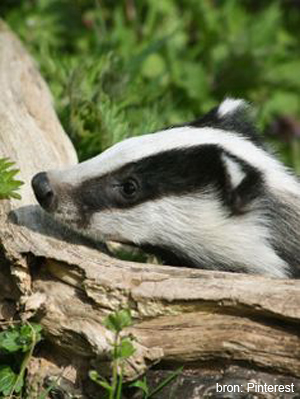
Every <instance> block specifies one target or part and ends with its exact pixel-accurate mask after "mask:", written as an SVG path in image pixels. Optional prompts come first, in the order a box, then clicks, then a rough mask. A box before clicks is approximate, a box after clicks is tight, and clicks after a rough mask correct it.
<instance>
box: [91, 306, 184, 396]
mask: <svg viewBox="0 0 300 399" xmlns="http://www.w3.org/2000/svg"><path fill="white" fill-rule="evenodd" d="M132 323H133V322H132V317H131V313H130V310H129V309H122V310H119V311H116V312H114V313H111V314H110V315H109V316H108V317H107V318H106V319H105V320H104V326H105V327H106V328H107V329H108V330H110V331H112V332H113V333H114V340H113V342H112V351H111V357H112V377H111V380H110V381H108V380H107V379H106V378H104V377H102V376H101V375H100V374H99V373H98V372H97V371H95V370H92V371H90V373H89V376H90V378H91V379H92V380H93V381H94V382H95V383H97V384H98V385H100V386H101V387H102V388H104V389H105V391H106V393H107V398H108V399H121V398H122V392H123V390H124V389H125V388H126V387H128V386H129V387H131V388H138V389H140V390H141V391H142V393H143V399H150V398H153V397H154V395H155V394H157V393H158V392H159V391H161V390H162V389H163V388H164V387H165V386H166V385H167V384H169V383H170V382H171V381H172V380H173V379H175V378H176V377H177V376H178V375H179V374H180V372H181V371H182V367H180V368H179V369H178V370H176V371H175V372H173V373H172V374H171V375H170V376H169V377H168V378H166V379H165V380H163V381H162V382H161V383H160V384H159V385H158V386H157V387H156V388H154V389H153V390H151V391H150V388H149V387H148V384H147V380H146V378H145V377H144V378H143V379H141V380H137V381H135V382H133V383H124V381H123V375H124V366H125V362H126V359H128V358H130V356H132V355H133V354H134V353H135V348H134V345H133V342H132V338H131V337H130V336H124V335H123V334H121V333H122V331H123V330H124V329H125V328H126V327H130V326H131V325H132Z"/></svg>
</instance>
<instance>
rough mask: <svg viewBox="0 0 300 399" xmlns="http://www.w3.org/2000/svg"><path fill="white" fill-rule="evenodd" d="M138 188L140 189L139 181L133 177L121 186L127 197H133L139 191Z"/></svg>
mask: <svg viewBox="0 0 300 399" xmlns="http://www.w3.org/2000/svg"><path fill="white" fill-rule="evenodd" d="M137 189H138V185H137V182H136V181H135V180H133V179H129V180H127V181H126V182H124V183H123V184H122V186H121V190H122V194H123V195H124V197H126V198H133V197H134V196H135V194H136V192H137Z"/></svg>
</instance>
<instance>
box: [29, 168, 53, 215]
mask: <svg viewBox="0 0 300 399" xmlns="http://www.w3.org/2000/svg"><path fill="white" fill-rule="evenodd" d="M31 185H32V188H33V191H34V194H35V196H36V199H37V200H38V202H39V204H40V205H41V206H42V207H43V208H44V209H45V210H46V211H50V210H51V211H53V210H54V208H55V204H56V200H55V194H54V191H53V189H52V187H51V185H50V182H49V179H48V176H47V173H46V172H41V173H38V174H37V175H35V176H34V177H33V179H32V181H31Z"/></svg>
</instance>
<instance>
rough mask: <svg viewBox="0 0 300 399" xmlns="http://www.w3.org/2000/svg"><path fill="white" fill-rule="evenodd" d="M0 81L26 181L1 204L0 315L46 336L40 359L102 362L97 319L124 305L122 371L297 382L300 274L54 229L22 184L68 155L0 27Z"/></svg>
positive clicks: (106, 345)
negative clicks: (233, 374)
mask: <svg viewBox="0 0 300 399" xmlns="http://www.w3.org/2000/svg"><path fill="white" fill-rule="evenodd" d="M0 87H1V96H0V121H1V123H0V157H9V158H10V159H12V160H13V161H15V162H16V163H17V165H18V167H19V168H20V170H21V171H20V175H19V177H20V179H21V180H23V181H24V182H25V184H24V185H23V186H22V188H21V191H20V193H21V195H22V200H21V201H18V200H10V201H8V200H5V201H1V202H0V249H1V251H0V261H1V263H0V321H1V320H10V319H12V318H13V317H20V318H22V319H26V318H30V317H32V316H34V317H35V319H36V320H38V321H39V322H40V323H41V324H42V326H43V328H44V331H45V335H46V341H47V342H49V343H51V349H49V351H48V352H47V347H44V350H43V355H42V357H44V359H50V358H51V361H52V363H54V364H55V363H57V366H59V365H61V364H62V363H64V364H66V359H65V357H64V356H65V354H67V359H68V360H67V363H69V364H72V365H73V367H74V370H75V375H78V374H80V373H81V372H82V369H84V370H85V371H84V372H86V368H87V367H89V365H90V362H91V361H92V360H93V361H95V359H96V360H97V363H99V361H100V365H102V367H103V365H104V366H105V367H106V366H107V362H108V361H109V356H108V355H109V351H110V349H111V339H112V336H111V332H110V331H108V330H106V329H105V328H104V327H103V326H102V321H103V318H104V317H105V316H106V315H107V314H109V313H110V312H112V311H114V310H117V309H119V308H122V307H126V308H130V309H131V311H132V314H133V317H134V325H133V326H132V327H130V328H129V329H128V330H127V332H128V333H131V334H132V335H133V336H134V339H135V345H136V348H137V351H136V353H135V355H134V356H133V357H132V358H131V359H130V362H129V363H128V369H127V371H126V372H127V376H128V378H134V377H136V376H137V375H140V374H141V373H143V372H144V371H145V370H146V369H147V367H148V366H149V365H151V364H154V363H157V362H158V361H160V360H161V361H162V362H164V364H165V365H166V367H167V365H169V364H170V363H172V365H173V366H174V364H178V365H189V368H190V369H191V370H197V369H199V370H200V369H201V372H208V370H215V371H214V373H215V375H218V376H220V375H222V372H223V371H224V370H226V369H227V367H228V365H231V366H234V365H238V364H243V367H244V369H245V370H249V371H251V372H252V377H253V373H254V375H256V376H259V375H260V374H259V373H260V372H261V370H265V371H266V370H267V371H269V372H270V373H274V374H276V375H277V376H279V377H280V376H285V377H284V378H289V377H290V378H293V381H297V378H298V379H300V336H299V332H300V329H299V326H300V280H298V281H297V280H280V279H272V278H267V277H261V276H252V275H251V276H249V275H243V274H232V273H222V272H210V271H200V270H192V269H187V268H174V267H169V266H163V265H150V264H139V263H133V262H124V261H122V260H119V259H115V258H112V257H110V256H108V255H106V254H104V253H102V252H101V251H100V249H101V247H100V246H97V245H96V244H94V243H92V242H90V241H88V240H86V239H84V238H82V237H80V236H77V235H76V234H74V233H71V232H70V231H68V230H67V229H66V228H63V227H61V226H59V225H58V224H57V223H55V222H54V221H52V220H51V219H50V218H49V217H48V216H47V215H46V214H45V213H44V212H43V211H41V210H40V208H39V207H38V206H37V205H36V202H35V200H34V197H33V193H32V190H31V187H30V180H31V177H32V176H33V175H34V174H35V173H36V172H38V171H41V170H46V169H57V168H62V167H64V166H65V165H68V164H72V163H75V162H77V158H76V154H75V151H74V148H73V146H72V144H71V142H70V140H69V139H68V137H67V135H66V134H65V133H64V131H63V129H62V127H61V125H60V123H59V121H58V119H57V117H56V114H55V112H54V108H53V104H52V99H51V96H50V93H49V90H48V89H47V86H46V84H45V82H44V81H43V79H42V78H41V76H40V75H39V72H38V71H37V68H36V66H35V65H34V63H33V61H32V59H31V58H30V56H29V55H28V54H27V52H26V51H25V50H24V48H23V46H22V45H21V43H20V42H19V40H18V39H17V38H16V37H15V36H14V34H12V32H11V31H10V30H9V29H8V28H7V26H6V25H5V24H4V23H1V22H0ZM254 250H255V249H254ZM53 353H56V354H57V358H56V359H55V358H54V359H53V357H54V356H53ZM60 355H61V356H60ZM62 358H64V359H65V360H64V361H62ZM45 361H46V360H45ZM100 367H101V366H100ZM105 367H104V368H105ZM217 370H218V371H217ZM222 370H223V371H222ZM252 377H251V378H252ZM279 377H277V378H279ZM74 378H75V377H74ZM282 378H283V377H282ZM191 397H192V396H191ZM274 397H276V396H274ZM195 398H196V396H195Z"/></svg>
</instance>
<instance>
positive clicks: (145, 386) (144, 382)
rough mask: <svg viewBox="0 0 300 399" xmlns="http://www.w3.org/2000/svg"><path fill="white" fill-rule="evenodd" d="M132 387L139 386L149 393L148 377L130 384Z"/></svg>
mask: <svg viewBox="0 0 300 399" xmlns="http://www.w3.org/2000/svg"><path fill="white" fill-rule="evenodd" d="M130 387H132V388H139V389H141V390H142V391H143V393H144V394H146V395H149V387H148V384H147V380H146V378H144V379H143V380H137V381H135V382H133V383H132V384H130Z"/></svg>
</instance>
